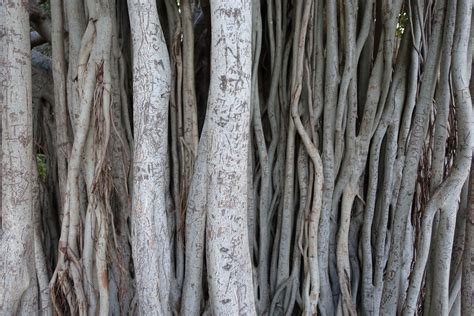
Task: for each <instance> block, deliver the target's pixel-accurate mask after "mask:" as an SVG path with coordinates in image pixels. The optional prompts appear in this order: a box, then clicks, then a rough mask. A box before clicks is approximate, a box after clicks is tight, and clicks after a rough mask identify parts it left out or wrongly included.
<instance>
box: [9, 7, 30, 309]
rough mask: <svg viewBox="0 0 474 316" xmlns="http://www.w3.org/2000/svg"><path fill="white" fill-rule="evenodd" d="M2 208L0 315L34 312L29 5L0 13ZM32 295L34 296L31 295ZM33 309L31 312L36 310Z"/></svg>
mask: <svg viewBox="0 0 474 316" xmlns="http://www.w3.org/2000/svg"><path fill="white" fill-rule="evenodd" d="M0 11H1V12H0V18H1V24H0V33H1V35H0V46H1V48H0V77H1V78H2V79H1V80H2V84H1V86H0V89H1V90H0V105H1V114H2V155H1V159H2V160H1V169H2V171H1V174H2V178H1V180H2V204H1V207H2V208H1V226H2V228H1V235H0V262H1V263H0V280H1V281H0V282H1V283H0V314H4V315H10V314H15V313H17V312H19V311H23V312H26V313H27V312H31V311H34V310H35V308H34V306H33V307H31V306H24V305H25V304H31V303H32V302H31V301H30V299H31V295H36V290H37V288H36V274H35V264H34V262H35V261H34V258H35V256H34V223H33V183H34V182H35V176H34V175H35V173H33V172H32V168H33V124H32V103H31V91H32V88H31V51H30V25H29V20H28V11H27V3H26V2H25V1H13V2H11V3H9V5H8V6H4V5H2V7H1V8H0ZM31 291H32V293H30V292H31ZM32 308H33V309H32Z"/></svg>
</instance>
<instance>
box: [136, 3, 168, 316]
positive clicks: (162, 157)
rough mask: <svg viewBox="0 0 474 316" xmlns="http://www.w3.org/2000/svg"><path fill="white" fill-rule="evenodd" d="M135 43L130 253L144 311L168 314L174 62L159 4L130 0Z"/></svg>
mask: <svg viewBox="0 0 474 316" xmlns="http://www.w3.org/2000/svg"><path fill="white" fill-rule="evenodd" d="M128 8H129V12H130V26H131V31H132V41H133V55H132V56H133V103H134V106H133V108H134V112H133V113H134V117H133V122H134V141H135V148H134V153H133V191H132V249H133V262H134V265H135V271H136V277H137V281H136V282H137V292H138V300H139V306H140V312H141V313H143V314H146V315H149V314H155V313H158V314H160V315H166V314H168V313H170V308H171V306H170V302H169V300H170V298H169V295H170V283H171V277H172V275H171V262H170V260H171V258H170V246H171V245H170V234H169V227H168V222H167V213H166V209H167V206H166V201H165V193H166V190H167V188H166V183H167V181H166V179H165V178H166V177H167V176H168V175H167V171H166V168H168V164H167V149H168V102H169V94H170V61H169V57H168V50H167V48H166V44H165V39H164V36H163V31H162V29H161V26H160V21H159V18H158V12H157V9H156V4H155V2H153V1H149V0H129V1H128Z"/></svg>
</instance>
